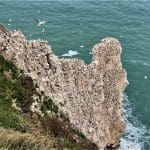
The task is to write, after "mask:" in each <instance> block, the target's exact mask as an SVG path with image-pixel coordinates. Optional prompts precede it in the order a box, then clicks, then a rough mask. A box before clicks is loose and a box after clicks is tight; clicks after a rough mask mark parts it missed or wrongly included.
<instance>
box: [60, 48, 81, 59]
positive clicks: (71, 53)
mask: <svg viewBox="0 0 150 150" xmlns="http://www.w3.org/2000/svg"><path fill="white" fill-rule="evenodd" d="M78 54H79V53H78V52H77V51H74V50H69V51H68V53H65V54H63V55H61V56H64V57H72V56H74V55H78Z"/></svg>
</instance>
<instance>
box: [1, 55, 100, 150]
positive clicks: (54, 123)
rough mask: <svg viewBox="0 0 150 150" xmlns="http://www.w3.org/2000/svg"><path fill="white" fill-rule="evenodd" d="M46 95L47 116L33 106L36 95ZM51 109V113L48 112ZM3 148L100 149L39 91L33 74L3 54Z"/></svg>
mask: <svg viewBox="0 0 150 150" xmlns="http://www.w3.org/2000/svg"><path fill="white" fill-rule="evenodd" d="M34 95H37V96H38V97H39V98H41V97H44V98H45V99H47V100H45V101H44V103H43V104H42V105H41V111H42V113H43V116H41V115H40V114H37V113H33V112H31V110H30V107H31V105H32V103H33V102H34V98H33V96H34ZM47 112H50V113H47ZM0 126H1V127H0V148H7V149H19V150H20V149H45V150H46V149H50V148H56V149H62V148H68V149H78V150H80V149H92V150H93V149H97V147H96V145H95V144H93V143H91V142H90V141H88V140H87V139H86V138H85V137H84V135H82V134H81V133H79V132H77V131H75V130H74V129H72V128H71V126H70V125H69V121H68V120H67V119H66V118H65V117H64V116H63V114H60V115H58V107H57V106H56V105H55V104H54V103H53V101H52V100H51V99H50V98H49V97H46V96H44V93H38V92H37V91H36V87H35V86H34V84H33V81H32V79H31V78H30V77H28V76H25V75H24V74H23V72H22V71H20V70H19V69H17V67H16V66H15V65H14V64H13V63H12V62H10V61H8V60H6V59H4V57H3V56H2V55H0Z"/></svg>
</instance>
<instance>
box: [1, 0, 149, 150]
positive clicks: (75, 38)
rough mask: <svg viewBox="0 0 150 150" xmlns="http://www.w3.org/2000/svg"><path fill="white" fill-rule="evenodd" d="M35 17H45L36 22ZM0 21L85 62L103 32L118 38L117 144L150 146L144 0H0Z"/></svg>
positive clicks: (142, 149) (137, 149)
mask: <svg viewBox="0 0 150 150" xmlns="http://www.w3.org/2000/svg"><path fill="white" fill-rule="evenodd" d="M37 18H38V19H41V20H46V21H48V23H46V24H45V25H43V26H40V27H39V26H37V24H36V22H35V20H34V19H37ZM0 22H2V23H3V24H5V25H6V26H7V27H8V28H10V29H15V28H20V29H21V30H22V31H23V33H24V34H25V35H26V37H27V38H28V39H33V38H34V39H38V38H43V39H45V40H48V42H49V44H50V45H51V46H52V49H53V51H54V52H55V54H57V55H59V56H61V55H64V54H66V53H67V54H69V53H71V54H78V53H79V54H78V55H74V57H79V58H82V59H84V60H85V61H86V63H90V61H91V55H90V52H91V49H92V47H93V45H94V44H95V43H97V42H99V41H100V40H101V39H102V38H104V37H107V36H111V37H115V38H117V39H119V41H120V43H121V45H122V48H123V54H122V62H123V66H124V68H126V70H127V72H128V80H129V83H130V84H129V86H128V87H127V89H126V91H125V93H126V94H125V100H124V105H125V114H126V115H125V120H126V122H127V128H126V133H125V135H124V137H123V139H122V141H121V150H127V149H129V150H149V149H150V1H148V0H147V1H146V0H134V1H133V0H130V1H129V0H122V1H121V0H107V1H101V0H0ZM68 51H69V52H68ZM68 56H69V55H68Z"/></svg>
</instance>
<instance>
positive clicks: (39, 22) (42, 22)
mask: <svg viewBox="0 0 150 150" xmlns="http://www.w3.org/2000/svg"><path fill="white" fill-rule="evenodd" d="M35 21H36V22H37V23H38V26H41V25H44V24H45V23H46V22H47V21H41V20H40V19H35Z"/></svg>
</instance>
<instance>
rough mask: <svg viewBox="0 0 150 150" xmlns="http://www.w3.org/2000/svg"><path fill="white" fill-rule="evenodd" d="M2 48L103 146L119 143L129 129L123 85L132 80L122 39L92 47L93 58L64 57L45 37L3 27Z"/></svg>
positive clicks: (0, 33)
mask: <svg viewBox="0 0 150 150" xmlns="http://www.w3.org/2000/svg"><path fill="white" fill-rule="evenodd" d="M0 53H1V54H2V55H3V56H4V57H5V58H7V59H9V60H11V61H13V63H14V64H15V65H16V66H17V67H18V68H20V69H22V70H23V71H24V74H26V75H28V76H30V77H32V79H33V81H34V83H35V84H36V85H37V90H39V91H44V92H45V94H46V95H47V96H50V97H51V98H52V99H53V100H54V102H55V103H56V104H57V105H58V107H59V111H61V112H63V113H64V114H65V115H66V116H67V117H68V119H69V121H70V123H71V125H72V127H74V128H75V129H77V130H79V131H80V132H82V133H83V134H84V135H85V136H86V137H87V138H88V139H89V140H91V141H92V142H94V143H96V144H97V145H98V147H99V149H105V148H113V147H116V146H118V144H119V140H120V138H121V136H122V134H123V132H124V128H125V123H124V121H123V108H122V101H123V91H124V89H125V87H126V86H127V84H128V81H127V78H126V71H125V70H124V69H123V68H122V64H121V61H120V55H121V45H120V43H119V42H118V41H117V40H116V39H114V38H109V37H108V38H105V39H103V40H102V41H101V42H100V43H98V44H96V45H95V46H94V48H93V50H92V53H93V58H92V62H91V64H89V65H87V64H85V63H84V61H82V60H79V59H59V58H58V57H57V56H56V55H55V54H53V52H52V50H51V48H50V46H48V45H47V43H46V42H45V41H41V40H37V41H35V40H31V41H28V40H26V39H25V37H24V35H23V34H22V33H21V32H20V31H19V30H17V31H13V32H12V31H6V30H5V29H4V28H3V27H2V26H1V27H0Z"/></svg>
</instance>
